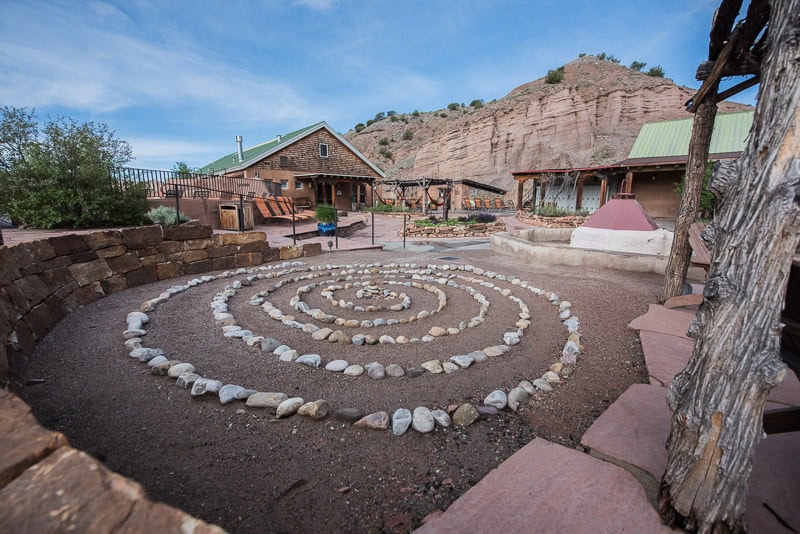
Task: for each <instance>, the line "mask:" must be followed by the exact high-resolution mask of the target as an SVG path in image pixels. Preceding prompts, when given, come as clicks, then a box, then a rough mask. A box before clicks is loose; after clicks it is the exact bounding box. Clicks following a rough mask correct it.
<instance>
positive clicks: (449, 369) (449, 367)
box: [442, 361, 461, 375]
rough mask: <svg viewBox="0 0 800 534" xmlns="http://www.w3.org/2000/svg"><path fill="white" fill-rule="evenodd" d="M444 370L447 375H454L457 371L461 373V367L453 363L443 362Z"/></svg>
mask: <svg viewBox="0 0 800 534" xmlns="http://www.w3.org/2000/svg"><path fill="white" fill-rule="evenodd" d="M442 370H444V372H445V374H448V375H449V374H453V373H455V372H456V371H460V370H461V367H459V366H457V365H456V364H454V363H453V362H450V361H443V362H442Z"/></svg>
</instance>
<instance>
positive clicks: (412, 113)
mask: <svg viewBox="0 0 800 534" xmlns="http://www.w3.org/2000/svg"><path fill="white" fill-rule="evenodd" d="M411 116H412V117H419V111H418V110H416V109H415V110H414V111H412V112H411Z"/></svg>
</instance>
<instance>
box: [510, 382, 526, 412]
mask: <svg viewBox="0 0 800 534" xmlns="http://www.w3.org/2000/svg"><path fill="white" fill-rule="evenodd" d="M526 400H528V392H527V391H526V390H525V389H524V388H521V387H515V388H514V389H512V390H511V391H509V393H508V407H509V408H511V409H512V410H513V411H515V412H516V411H517V410H518V409H519V406H520V404H522V403H523V402H525V401H526Z"/></svg>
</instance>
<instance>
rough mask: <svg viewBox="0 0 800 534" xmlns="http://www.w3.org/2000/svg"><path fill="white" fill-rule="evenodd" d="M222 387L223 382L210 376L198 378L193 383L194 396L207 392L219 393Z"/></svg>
mask: <svg viewBox="0 0 800 534" xmlns="http://www.w3.org/2000/svg"><path fill="white" fill-rule="evenodd" d="M220 388H222V382H220V381H219V380H212V379H210V378H198V379H197V380H195V381H194V384H192V397H199V396H200V395H205V394H206V393H217V392H219V390H220Z"/></svg>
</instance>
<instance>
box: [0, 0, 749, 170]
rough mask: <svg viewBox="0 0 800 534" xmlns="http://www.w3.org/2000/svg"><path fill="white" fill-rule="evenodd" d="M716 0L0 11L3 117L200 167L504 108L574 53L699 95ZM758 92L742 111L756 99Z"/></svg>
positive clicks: (316, 0) (0, 7) (116, 5)
mask: <svg viewBox="0 0 800 534" xmlns="http://www.w3.org/2000/svg"><path fill="white" fill-rule="evenodd" d="M718 5H719V0H713V1H709V0H667V1H664V0H640V1H636V2H630V1H617V0H607V1H605V2H598V1H597V0H586V1H583V0H580V1H570V0H561V1H536V2H534V1H516V0H482V1H468V0H464V1H444V0H420V1H417V0H401V1H391V2H390V1H381V0H294V1H292V0H286V1H281V0H260V1H256V0H252V1H244V0H241V1H239V0H228V1H224V2H223V1H204V0H196V1H186V2H178V1H169V0H129V1H120V2H114V1H105V2H104V1H88V2H84V1H78V0H72V1H49V2H40V1H36V0H26V1H25V2H22V1H14V0H0V105H10V106H17V107H32V108H35V109H36V110H37V112H38V114H39V116H40V118H46V117H47V116H55V115H66V116H69V117H72V118H74V119H76V120H79V121H89V120H91V121H96V122H105V123H107V124H108V125H109V126H110V127H111V128H112V129H114V130H115V131H116V132H117V135H118V136H119V137H121V138H123V139H125V140H127V141H128V142H130V143H131V145H132V146H133V151H134V155H135V158H136V159H135V160H134V161H132V162H131V165H132V166H136V167H144V168H161V169H168V168H170V167H172V165H173V164H174V163H175V162H176V161H186V162H188V163H189V165H190V166H192V167H199V166H201V165H204V164H206V163H208V162H210V161H213V160H214V159H216V158H218V157H220V156H222V155H224V154H225V153H227V152H233V151H234V150H235V148H236V145H235V142H234V136H236V135H242V136H243V137H244V144H245V146H250V145H254V144H257V143H259V142H262V141H265V140H267V139H270V138H272V137H274V136H275V135H277V134H281V133H286V132H289V131H292V130H295V129H297V128H301V127H304V126H307V125H309V124H313V123H316V122H318V121H321V120H324V121H327V122H328V123H329V124H330V125H331V126H332V127H333V128H335V129H336V130H338V131H340V132H346V131H347V130H349V129H350V128H352V127H353V126H354V125H355V124H356V123H358V122H366V121H367V119H370V118H372V117H373V116H374V115H375V113H377V112H379V111H387V110H395V111H397V112H398V113H404V112H411V111H413V110H415V109H418V110H420V111H432V110H436V109H441V108H444V107H446V106H447V104H448V103H450V102H465V103H469V102H470V101H472V100H473V99H476V98H482V99H484V100H486V101H489V100H491V99H494V98H501V97H503V96H504V95H506V94H507V93H508V92H510V91H511V90H512V89H513V88H514V87H516V86H518V85H520V84H523V83H525V82H528V81H531V80H535V79H537V78H540V77H542V76H543V75H544V74H545V73H546V72H547V70H548V69H552V68H556V67H558V66H560V65H562V64H564V63H566V62H569V61H571V60H573V59H575V58H576V57H577V56H578V54H579V53H582V52H584V53H589V54H597V53H600V52H607V53H610V54H613V55H614V56H616V57H617V58H619V59H620V60H621V62H622V64H624V65H628V64H630V63H631V61H633V60H638V61H644V62H646V63H647V64H648V67H646V68H649V67H650V66H654V65H661V66H662V67H663V68H664V71H665V72H666V75H667V77H668V78H672V79H673V80H674V81H675V82H676V83H678V84H681V85H686V86H689V87H695V88H697V87H699V82H696V81H695V80H694V72H695V69H696V68H697V65H698V64H699V63H700V62H701V61H703V60H704V59H706V58H707V55H708V32H709V29H710V26H711V20H712V16H713V13H714V9H715V8H716V7H717V6H718ZM754 95H755V90H751V91H750V92H748V93H746V94H744V95H740V96H739V97H738V98H736V99H735V100H737V101H741V102H745V103H750V104H752V103H754V102H753V101H754Z"/></svg>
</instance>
